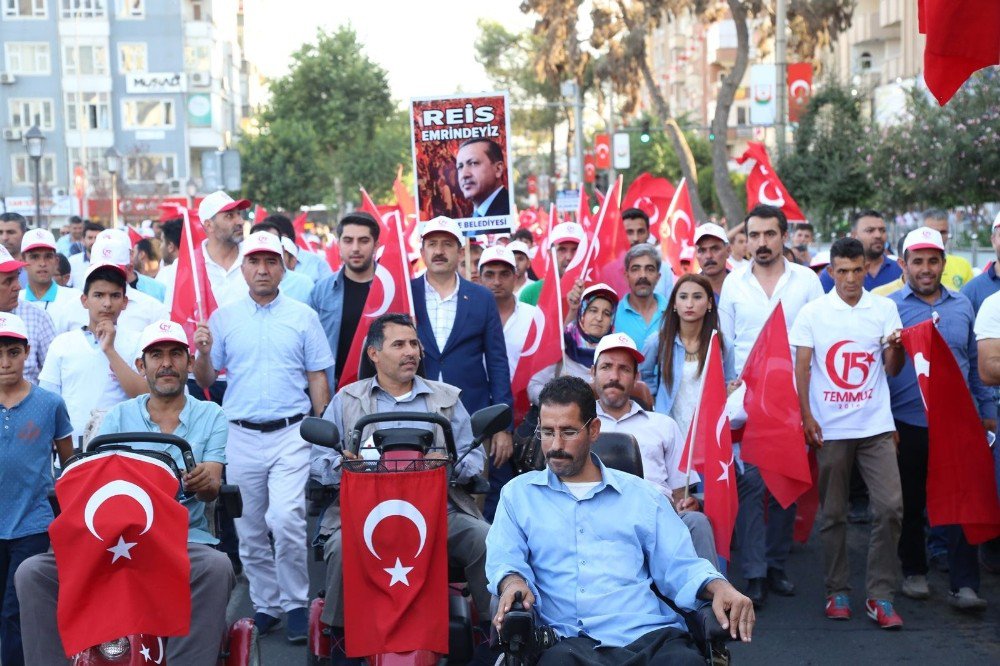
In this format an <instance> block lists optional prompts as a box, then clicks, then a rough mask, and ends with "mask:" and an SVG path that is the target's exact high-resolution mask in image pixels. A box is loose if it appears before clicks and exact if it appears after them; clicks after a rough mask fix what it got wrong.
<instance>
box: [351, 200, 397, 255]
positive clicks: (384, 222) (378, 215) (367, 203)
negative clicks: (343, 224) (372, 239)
mask: <svg viewBox="0 0 1000 666" xmlns="http://www.w3.org/2000/svg"><path fill="white" fill-rule="evenodd" d="M361 210H363V211H364V212H366V213H368V214H369V215H371V216H372V217H374V218H375V219H376V220H377V221H378V223H379V224H380V225H381V226H382V231H381V232H380V235H381V234H384V233H386V232H387V231H391V230H390V229H389V226H390V224H391V223H390V222H389V216H388V215H386V216H385V217H383V215H382V211H380V210H379V206H378V205H376V203H375V202H374V201H372V198H371V197H370V196H368V192H367V191H366V190H365V188H363V187H362V188H361ZM400 222H402V221H400ZM404 255H405V253H404Z"/></svg>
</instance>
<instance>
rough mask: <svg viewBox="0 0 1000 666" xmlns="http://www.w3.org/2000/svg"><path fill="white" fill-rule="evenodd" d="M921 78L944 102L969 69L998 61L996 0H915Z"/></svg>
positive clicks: (999, 18) (999, 22)
mask: <svg viewBox="0 0 1000 666" xmlns="http://www.w3.org/2000/svg"><path fill="white" fill-rule="evenodd" d="M917 11H918V19H919V25H920V32H921V33H923V34H926V35H927V44H926V45H925V46H924V81H926V82H927V87H928V88H929V89H930V91H931V92H932V93H933V94H934V98H935V99H937V101H938V104H940V105H942V106H944V105H945V104H947V103H948V100H950V99H951V97H952V95H954V94H955V92H956V91H958V89H959V88H961V87H962V84H963V83H965V82H966V80H968V78H969V77H970V76H972V73H973V72H975V71H976V70H978V69H982V68H984V67H989V66H990V65H1000V2H997V0H961V1H957V0H919V4H918V6H917Z"/></svg>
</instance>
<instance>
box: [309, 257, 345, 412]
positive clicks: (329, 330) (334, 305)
mask: <svg viewBox="0 0 1000 666" xmlns="http://www.w3.org/2000/svg"><path fill="white" fill-rule="evenodd" d="M343 275H344V269H343V268H342V269H340V270H339V271H337V272H336V273H331V274H330V275H329V276H327V277H325V278H323V279H322V280H317V281H316V284H315V285H313V288H312V292H310V294H309V300H308V301H307V303H308V304H309V307H311V308H312V309H313V310H315V311H316V314H318V315H319V323H320V324H321V325H322V326H323V331H325V332H326V340H327V342H329V343H330V349H331V350H332V351H333V353H334V363H336V360H337V359H336V353H337V345H338V344H339V343H340V324H341V320H342V319H343V318H344V277H343ZM335 377H336V367H335V366H334V365H332V364H331V365H330V367H329V368H327V369H326V379H327V381H328V382H329V383H330V392H331V393H336V391H337V386H336V381H334V380H335Z"/></svg>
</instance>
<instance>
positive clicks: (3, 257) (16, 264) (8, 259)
mask: <svg viewBox="0 0 1000 666" xmlns="http://www.w3.org/2000/svg"><path fill="white" fill-rule="evenodd" d="M27 265H28V264H26V263H24V262H23V261H18V260H17V259H15V258H14V257H13V256H12V255H11V253H10V251H8V250H7V248H5V247H4V246H3V245H0V273H13V272H14V271H19V270H21V269H22V268H24V267H25V266H27Z"/></svg>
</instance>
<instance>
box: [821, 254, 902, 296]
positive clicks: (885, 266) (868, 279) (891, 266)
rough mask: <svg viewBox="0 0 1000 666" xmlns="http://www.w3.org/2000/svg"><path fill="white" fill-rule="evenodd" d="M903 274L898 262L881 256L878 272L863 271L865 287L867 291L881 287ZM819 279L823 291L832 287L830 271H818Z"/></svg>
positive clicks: (827, 290)
mask: <svg viewBox="0 0 1000 666" xmlns="http://www.w3.org/2000/svg"><path fill="white" fill-rule="evenodd" d="M902 274H903V269H902V268H900V267H899V264H898V263H897V262H895V261H893V260H892V259H890V258H889V257H882V265H881V266H879V269H878V273H876V274H875V277H872V274H871V273H869V272H868V271H867V270H866V271H865V289H867V290H868V291H871V290H873V289H874V288H875V287H881V286H882V285H884V284H888V283H890V282H892V281H893V280H896V279H898V278H899V277H900V276H901V275H902ZM819 281H820V284H822V285H823V291H825V292H827V293H829V291H830V290H831V289H833V278H832V277H830V272H829V271H826V270H822V271H820V272H819Z"/></svg>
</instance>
